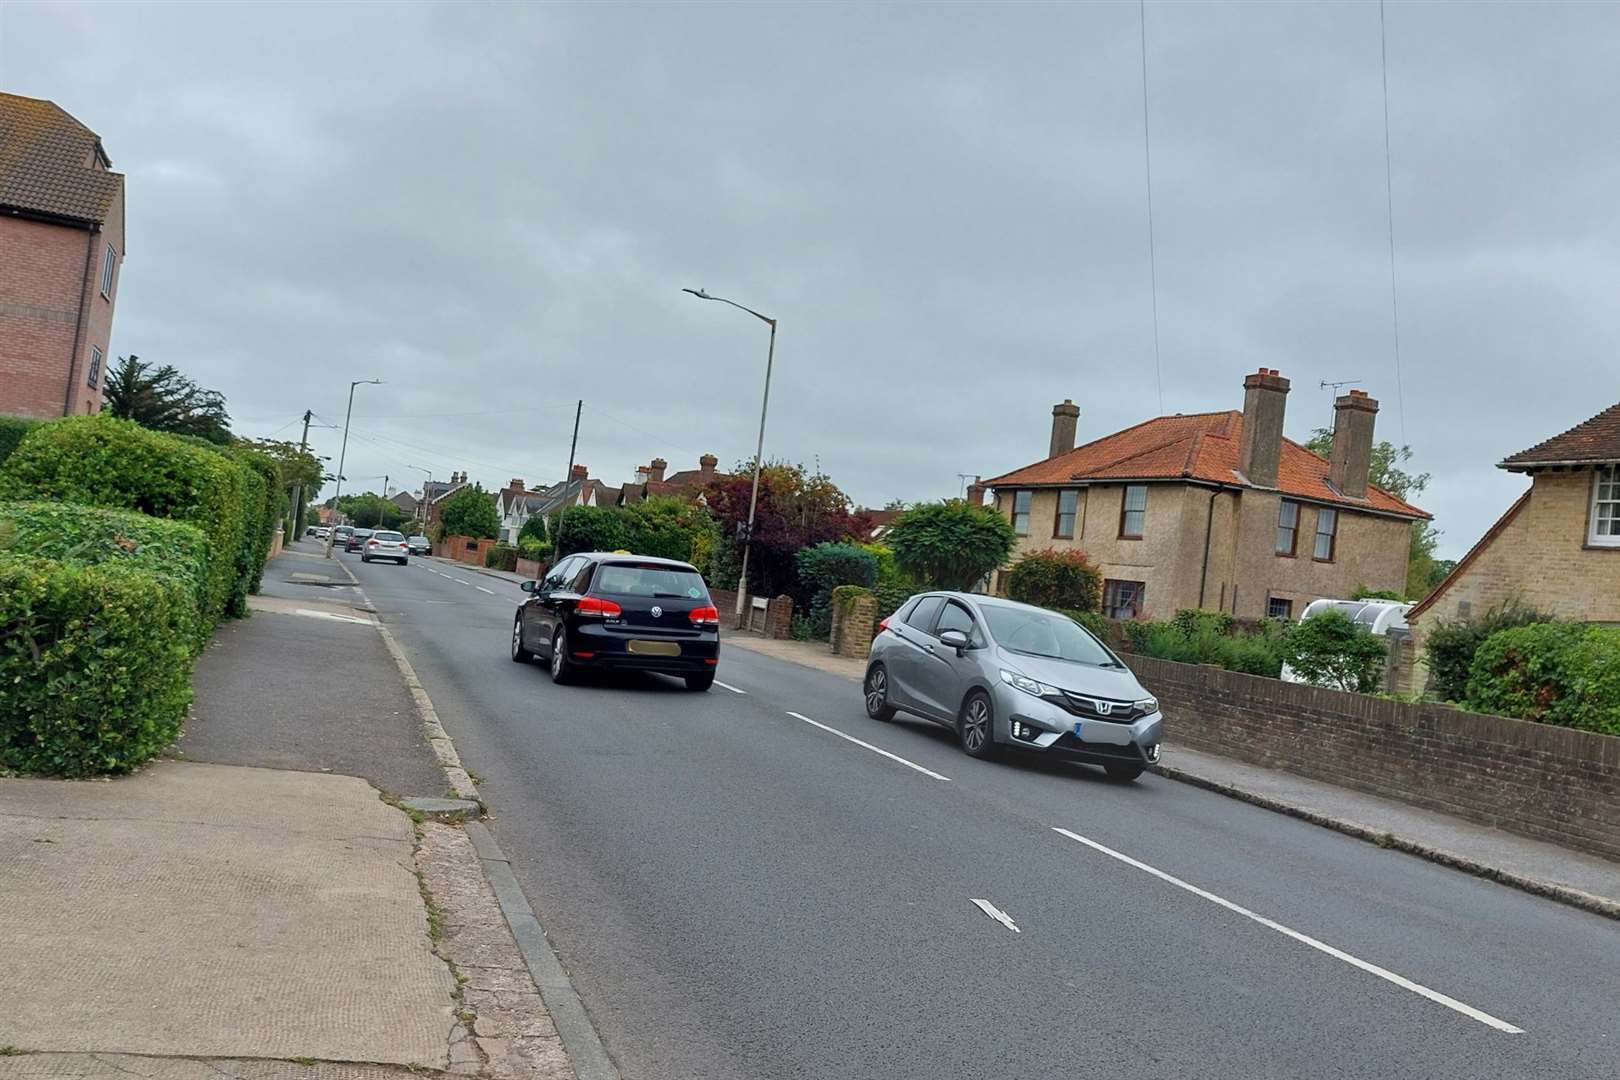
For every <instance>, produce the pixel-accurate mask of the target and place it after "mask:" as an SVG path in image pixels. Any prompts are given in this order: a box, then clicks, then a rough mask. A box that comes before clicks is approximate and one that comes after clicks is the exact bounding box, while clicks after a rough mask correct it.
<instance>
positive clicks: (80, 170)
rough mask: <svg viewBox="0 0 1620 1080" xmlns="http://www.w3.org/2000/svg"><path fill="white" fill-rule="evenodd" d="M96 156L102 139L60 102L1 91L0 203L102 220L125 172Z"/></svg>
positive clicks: (89, 220)
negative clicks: (111, 169) (110, 168)
mask: <svg viewBox="0 0 1620 1080" xmlns="http://www.w3.org/2000/svg"><path fill="white" fill-rule="evenodd" d="M98 162H99V163H101V164H105V162H106V154H105V152H104V151H102V149H101V140H100V139H99V138H97V137H96V133H95V132H93V131H91V130H90V129H89V128H87V127H85V126H84V125H83V124H81V123H79V122H78V121H77V120H75V119H73V117H71V116H69V115H68V114H67V113H66V112H64V111H63V110H62V109H61V108H60V107H59V106H57V105H56V104H54V103H52V102H49V101H42V100H40V99H39V98H29V97H19V96H18V95H16V94H0V207H4V208H6V209H10V210H20V211H23V212H25V213H34V214H43V215H47V216H50V217H54V218H67V219H69V220H72V221H83V222H86V223H96V224H101V223H104V222H105V221H106V220H107V215H108V213H109V212H111V210H112V205H113V200H114V199H115V198H116V197H117V196H118V190H119V186H120V185H121V184H122V183H123V182H124V177H123V174H122V173H115V172H108V171H106V169H105V168H97V164H98Z"/></svg>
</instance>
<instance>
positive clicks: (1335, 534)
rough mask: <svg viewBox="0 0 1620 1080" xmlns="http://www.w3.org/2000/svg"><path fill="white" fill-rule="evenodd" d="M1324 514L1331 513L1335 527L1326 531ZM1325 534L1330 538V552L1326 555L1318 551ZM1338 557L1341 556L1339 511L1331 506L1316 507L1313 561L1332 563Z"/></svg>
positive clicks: (1312, 550)
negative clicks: (1323, 521) (1324, 530)
mask: <svg viewBox="0 0 1620 1080" xmlns="http://www.w3.org/2000/svg"><path fill="white" fill-rule="evenodd" d="M1323 514H1329V515H1331V516H1330V517H1329V518H1328V520H1329V521H1330V522H1332V524H1333V527H1332V528H1331V529H1329V530H1328V531H1327V532H1325V533H1324V532H1323V531H1322V515H1323ZM1324 536H1326V537H1327V538H1328V553H1327V554H1326V555H1325V556H1324V555H1318V554H1317V553H1316V552H1317V549H1318V548H1320V547H1321V543H1320V541H1321V539H1322V537H1324ZM1338 557H1339V512H1338V511H1337V510H1335V509H1334V508H1333V507H1331V506H1318V507H1317V508H1316V532H1315V533H1314V534H1313V535H1312V540H1311V561H1312V562H1319V563H1330V562H1333V561H1334V560H1335V559H1337V558H1338Z"/></svg>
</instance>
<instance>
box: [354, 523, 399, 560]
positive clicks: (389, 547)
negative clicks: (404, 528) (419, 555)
mask: <svg viewBox="0 0 1620 1080" xmlns="http://www.w3.org/2000/svg"><path fill="white" fill-rule="evenodd" d="M410 555H411V546H410V545H409V544H407V543H406V542H405V537H404V535H403V534H402V533H397V532H389V531H386V530H385V531H381V532H374V533H372V534H371V535H370V536H368V537H366V546H365V547H363V548H361V549H360V561H361V562H371V561H372V560H373V559H392V560H393V561H395V562H397V563H399V565H401V566H404V565H406V564H407V563H409V562H410Z"/></svg>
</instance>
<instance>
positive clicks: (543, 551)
mask: <svg viewBox="0 0 1620 1080" xmlns="http://www.w3.org/2000/svg"><path fill="white" fill-rule="evenodd" d="M531 520H532V519H531ZM527 527H528V526H527V525H525V526H524V528H527ZM517 550H518V555H520V556H521V557H523V558H525V559H533V560H534V561H535V562H544V561H545V559H546V556H548V555H550V554H551V542H550V541H549V540H542V539H541V538H540V537H537V536H524V535H523V534H522V533H519V534H518V542H517Z"/></svg>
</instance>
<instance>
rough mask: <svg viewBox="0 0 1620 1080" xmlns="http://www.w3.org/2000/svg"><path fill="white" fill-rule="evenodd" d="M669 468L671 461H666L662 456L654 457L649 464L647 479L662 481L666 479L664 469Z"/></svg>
mask: <svg viewBox="0 0 1620 1080" xmlns="http://www.w3.org/2000/svg"><path fill="white" fill-rule="evenodd" d="M667 468H669V462H667V461H665V460H664V459H663V458H661V457H655V458H653V459H652V464H651V465H649V466H647V479H648V480H655V481H659V482H662V481H663V479H664V470H665V469H667Z"/></svg>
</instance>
